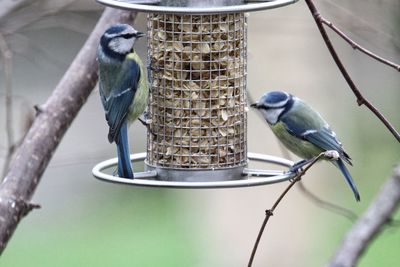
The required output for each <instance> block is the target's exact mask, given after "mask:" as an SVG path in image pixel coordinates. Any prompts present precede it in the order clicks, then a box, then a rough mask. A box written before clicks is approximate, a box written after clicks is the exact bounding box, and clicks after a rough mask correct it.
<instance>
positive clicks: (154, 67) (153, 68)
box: [147, 62, 161, 73]
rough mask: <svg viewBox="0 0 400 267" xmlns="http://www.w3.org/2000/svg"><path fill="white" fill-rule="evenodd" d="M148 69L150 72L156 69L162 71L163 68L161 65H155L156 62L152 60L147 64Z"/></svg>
mask: <svg viewBox="0 0 400 267" xmlns="http://www.w3.org/2000/svg"><path fill="white" fill-rule="evenodd" d="M147 71H148V72H150V71H154V72H157V73H158V72H160V71H161V68H160V66H154V62H151V63H150V64H148V65H147Z"/></svg>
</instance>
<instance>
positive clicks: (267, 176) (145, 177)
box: [92, 152, 296, 188]
mask: <svg viewBox="0 0 400 267" xmlns="http://www.w3.org/2000/svg"><path fill="white" fill-rule="evenodd" d="M145 158H146V153H144V152H143V153H137V154H132V155H131V161H132V162H139V161H143V160H144V159H145ZM248 159H249V160H254V161H259V162H265V163H272V164H276V165H280V166H284V167H288V168H289V167H291V166H293V163H294V162H293V161H290V160H287V159H283V158H279V157H275V156H269V155H263V154H258V153H248ZM117 162H118V159H117V158H113V159H109V160H106V161H103V162H100V163H98V164H97V165H96V166H94V168H93V170H92V173H93V175H94V177H96V178H97V179H99V180H102V181H106V182H111V183H121V184H128V185H136V186H149V187H166V188H233V187H250V186H260V185H267V184H274V183H280V182H284V181H287V180H290V179H293V178H294V177H295V176H296V173H294V172H290V171H286V172H285V171H277V170H258V169H248V168H244V169H243V172H242V178H243V179H240V180H224V181H197V182H196V181H176V180H175V181H173V180H169V181H166V180H157V176H158V172H157V170H148V171H144V172H136V173H135V179H127V178H120V177H117V176H114V175H110V174H106V173H105V172H103V170H105V169H108V168H112V167H116V166H117ZM188 171H189V170H188ZM195 171H196V170H194V172H195ZM179 172H180V171H179ZM201 172H202V173H203V171H201ZM212 172H213V171H209V174H210V175H213V174H212Z"/></svg>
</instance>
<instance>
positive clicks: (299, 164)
mask: <svg viewBox="0 0 400 267" xmlns="http://www.w3.org/2000/svg"><path fill="white" fill-rule="evenodd" d="M313 160H314V158H311V159H303V160H300V161H298V162H296V163H295V164H293V166H292V167H290V168H289V172H293V173H299V172H301V169H302V168H303V167H304V166H305V165H307V164H308V163H310V162H311V161H313Z"/></svg>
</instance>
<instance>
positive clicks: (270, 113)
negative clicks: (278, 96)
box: [260, 108, 284, 124]
mask: <svg viewBox="0 0 400 267" xmlns="http://www.w3.org/2000/svg"><path fill="white" fill-rule="evenodd" d="M283 110H284V108H277V109H269V110H264V109H260V111H261V114H262V115H263V116H264V118H265V119H266V120H267V122H268V123H269V124H275V123H277V121H278V118H279V115H280V114H281V113H282V112H283Z"/></svg>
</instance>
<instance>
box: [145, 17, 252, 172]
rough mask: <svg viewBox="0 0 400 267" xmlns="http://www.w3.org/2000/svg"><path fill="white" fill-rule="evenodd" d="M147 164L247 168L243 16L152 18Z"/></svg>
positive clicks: (149, 46) (180, 166) (149, 20)
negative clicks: (149, 131) (245, 166)
mask: <svg viewBox="0 0 400 267" xmlns="http://www.w3.org/2000/svg"><path fill="white" fill-rule="evenodd" d="M148 36H149V40H148V59H149V62H151V63H150V64H151V71H150V72H151V73H150V75H151V76H150V77H152V83H151V94H150V99H149V110H148V111H149V115H150V118H151V120H152V123H151V126H150V129H151V133H149V136H148V139H147V140H148V143H147V163H148V164H150V165H152V166H161V167H169V168H177V169H179V168H185V169H186V168H193V169H215V168H226V167H235V166H242V165H245V164H246V163H247V114H246V112H247V101H246V90H245V89H246V64H247V54H246V51H247V22H246V16H245V15H244V14H243V13H234V14H215V15H177V14H149V15H148Z"/></svg>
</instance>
